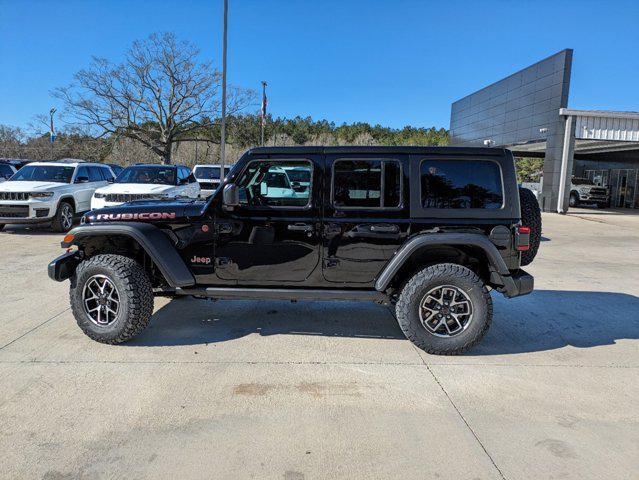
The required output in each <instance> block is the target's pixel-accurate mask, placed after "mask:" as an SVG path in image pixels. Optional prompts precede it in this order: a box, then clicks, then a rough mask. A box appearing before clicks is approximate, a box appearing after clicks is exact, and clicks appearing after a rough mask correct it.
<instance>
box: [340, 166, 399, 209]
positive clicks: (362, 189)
mask: <svg viewBox="0 0 639 480" xmlns="http://www.w3.org/2000/svg"><path fill="white" fill-rule="evenodd" d="M401 198H402V178H401V165H400V163H399V161H398V160H336V161H335V162H334V163H333V205H334V206H335V207H336V208H398V207H399V206H400V205H401Z"/></svg>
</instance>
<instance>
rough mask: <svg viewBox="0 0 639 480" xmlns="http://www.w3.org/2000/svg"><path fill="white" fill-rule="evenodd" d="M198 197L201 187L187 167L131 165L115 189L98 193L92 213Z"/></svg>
mask: <svg viewBox="0 0 639 480" xmlns="http://www.w3.org/2000/svg"><path fill="white" fill-rule="evenodd" d="M199 195H200V185H199V184H198V183H197V180H196V179H195V177H194V176H193V174H192V173H191V170H190V169H189V168H188V167H183V166H180V165H155V164H151V165H132V166H130V167H127V168H125V169H124V170H122V171H121V172H120V174H119V175H118V176H117V178H116V179H115V182H114V183H113V184H112V185H108V186H106V187H104V188H99V189H97V190H96V191H95V193H94V194H93V198H92V199H91V210H96V209H98V208H104V207H113V206H116V205H120V204H122V203H126V202H133V201H135V200H150V199H160V198H177V197H188V198H197V197H198V196H199Z"/></svg>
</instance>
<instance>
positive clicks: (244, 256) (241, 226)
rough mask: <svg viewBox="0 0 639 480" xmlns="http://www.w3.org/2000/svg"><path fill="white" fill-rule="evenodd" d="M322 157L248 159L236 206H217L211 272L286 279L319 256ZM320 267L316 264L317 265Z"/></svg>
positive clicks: (309, 268)
mask: <svg viewBox="0 0 639 480" xmlns="http://www.w3.org/2000/svg"><path fill="white" fill-rule="evenodd" d="M321 163H322V162H321V158H319V157H318V158H308V159H301V158H295V159H287V158H268V159H266V158H265V159H256V160H252V161H250V162H249V163H248V164H247V165H246V166H245V167H244V170H243V171H242V172H241V173H240V174H239V175H238V177H237V182H236V183H237V186H238V189H239V191H240V206H239V207H235V208H234V209H233V210H232V211H227V210H224V207H222V206H220V208H219V210H218V212H217V217H216V224H217V225H216V228H217V229H218V232H219V235H218V240H217V243H216V246H215V272H216V276H217V278H218V279H219V280H220V282H221V283H236V284H238V285H247V286H250V285H290V284H301V283H303V282H306V281H308V280H309V278H310V277H311V276H312V274H313V272H314V271H315V270H316V268H317V267H318V264H319V258H320V230H321V229H320V227H321V224H320V208H319V201H318V198H319V196H318V193H317V192H318V191H319V188H320V181H321ZM318 270H319V269H318Z"/></svg>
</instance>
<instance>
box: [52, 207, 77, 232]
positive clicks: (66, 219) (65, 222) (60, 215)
mask: <svg viewBox="0 0 639 480" xmlns="http://www.w3.org/2000/svg"><path fill="white" fill-rule="evenodd" d="M74 214H75V212H74V210H73V205H71V204H70V203H69V202H66V201H64V200H63V201H62V202H60V205H58V210H57V212H55V217H53V222H51V228H52V229H53V231H54V232H61V233H64V232H68V231H69V230H71V227H72V226H73V215H74Z"/></svg>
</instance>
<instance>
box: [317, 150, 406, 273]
mask: <svg viewBox="0 0 639 480" xmlns="http://www.w3.org/2000/svg"><path fill="white" fill-rule="evenodd" d="M406 161H407V158H406V156H405V155H393V156H389V157H382V156H379V155H357V156H356V157H349V156H344V155H339V154H337V155H329V156H327V158H326V169H327V177H326V178H327V179H328V180H329V181H330V185H328V186H327V187H326V188H325V189H324V190H325V197H324V205H325V207H324V228H323V265H322V272H323V276H324V279H325V280H326V281H327V282H330V283H332V284H344V285H352V284H360V285H361V286H370V285H372V284H373V283H374V281H375V278H376V277H377V275H378V274H379V273H380V272H381V270H382V269H383V268H384V266H385V265H386V263H387V262H388V260H389V259H390V258H391V257H392V256H393V254H394V252H395V251H396V250H397V249H398V248H399V247H400V246H401V244H402V242H403V241H404V239H405V238H406V236H407V235H408V230H409V227H410V219H409V216H408V213H407V212H408V208H407V206H406V205H407V198H408V192H407V186H408V182H407V171H406V168H405V166H406Z"/></svg>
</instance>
